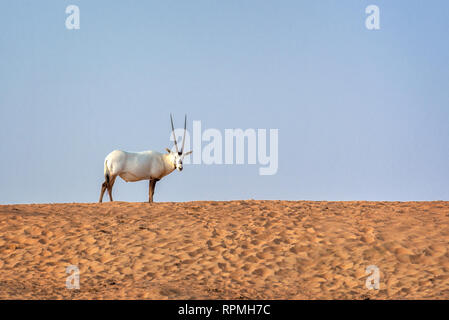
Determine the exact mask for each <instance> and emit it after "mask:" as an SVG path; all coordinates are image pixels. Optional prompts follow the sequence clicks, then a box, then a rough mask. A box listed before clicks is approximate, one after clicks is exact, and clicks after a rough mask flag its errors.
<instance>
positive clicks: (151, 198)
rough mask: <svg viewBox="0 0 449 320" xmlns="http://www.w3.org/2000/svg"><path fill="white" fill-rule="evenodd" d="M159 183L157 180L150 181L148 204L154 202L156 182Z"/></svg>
mask: <svg viewBox="0 0 449 320" xmlns="http://www.w3.org/2000/svg"><path fill="white" fill-rule="evenodd" d="M157 181H158V180H156V179H151V180H150V190H149V193H148V196H149V199H148V202H149V203H151V202H153V195H154V189H155V188H156V182H157Z"/></svg>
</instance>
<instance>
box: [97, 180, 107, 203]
mask: <svg viewBox="0 0 449 320" xmlns="http://www.w3.org/2000/svg"><path fill="white" fill-rule="evenodd" d="M107 188H108V183H107V182H106V181H105V182H103V184H102V185H101V193H100V200H99V201H98V202H99V203H102V202H103V195H104V192H105V191H106V189H107Z"/></svg>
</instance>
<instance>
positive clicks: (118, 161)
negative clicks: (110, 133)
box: [104, 150, 176, 182]
mask: <svg viewBox="0 0 449 320" xmlns="http://www.w3.org/2000/svg"><path fill="white" fill-rule="evenodd" d="M175 169H176V164H175V159H174V156H173V155H172V154H162V153H160V152H156V151H143V152H126V151H120V150H114V151H112V152H111V153H110V154H108V156H107V157H106V159H105V161H104V174H105V175H106V174H109V176H110V177H112V176H120V178H122V179H123V180H125V181H126V182H134V181H140V180H151V179H157V180H160V179H162V178H163V177H165V176H166V175H168V174H170V173H172V172H173V170H175Z"/></svg>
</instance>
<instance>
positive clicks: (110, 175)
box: [99, 115, 192, 202]
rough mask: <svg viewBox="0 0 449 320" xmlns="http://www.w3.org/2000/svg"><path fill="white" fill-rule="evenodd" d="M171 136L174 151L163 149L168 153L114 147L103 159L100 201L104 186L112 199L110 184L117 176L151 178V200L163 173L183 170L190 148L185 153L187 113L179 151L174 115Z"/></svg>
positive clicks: (137, 178) (132, 178) (129, 179)
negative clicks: (132, 150)
mask: <svg viewBox="0 0 449 320" xmlns="http://www.w3.org/2000/svg"><path fill="white" fill-rule="evenodd" d="M170 120H171V127H172V133H173V138H174V141H175V147H176V151H171V150H170V149H168V148H167V149H166V150H167V153H166V154H165V153H160V152H156V151H142V152H126V151H120V150H114V151H112V152H111V153H110V154H108V155H107V156H106V159H105V160H104V178H105V181H104V182H103V184H102V186H101V193H100V201H99V202H102V201H103V195H104V192H105V191H106V190H108V193H109V199H110V200H111V201H113V200H112V187H113V186H114V183H115V179H116V178H117V177H120V178H122V179H123V180H125V181H126V182H134V181H140V180H149V181H150V191H149V202H153V195H154V188H155V187H156V182H157V181H159V180H161V179H162V178H163V177H165V176H166V175H168V174H170V173H172V172H173V171H174V170H175V169H177V170H178V171H182V160H183V159H184V157H185V156H186V155H188V154H190V153H192V151H189V152H186V153H184V142H185V137H186V125H187V117H186V118H185V120H184V138H183V140H182V147H181V151H179V150H178V143H177V141H176V137H175V129H174V127H173V119H172V117H171V115H170Z"/></svg>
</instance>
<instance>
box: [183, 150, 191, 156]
mask: <svg viewBox="0 0 449 320" xmlns="http://www.w3.org/2000/svg"><path fill="white" fill-rule="evenodd" d="M192 152H193V151H189V152H186V153H184V154H183V156H184V157H185V156H188V155H189V154H191V153H192Z"/></svg>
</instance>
